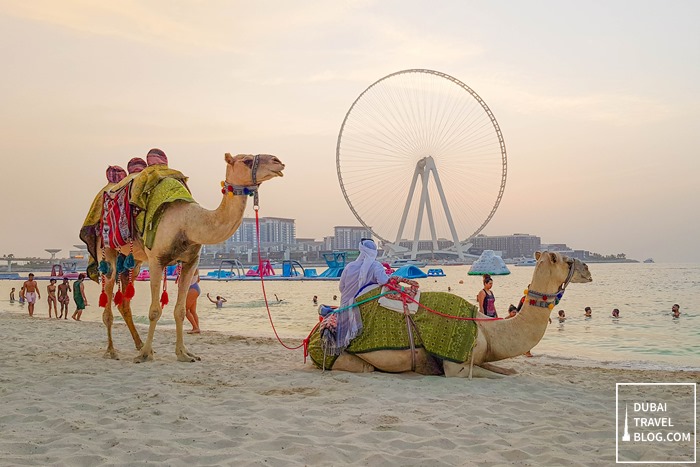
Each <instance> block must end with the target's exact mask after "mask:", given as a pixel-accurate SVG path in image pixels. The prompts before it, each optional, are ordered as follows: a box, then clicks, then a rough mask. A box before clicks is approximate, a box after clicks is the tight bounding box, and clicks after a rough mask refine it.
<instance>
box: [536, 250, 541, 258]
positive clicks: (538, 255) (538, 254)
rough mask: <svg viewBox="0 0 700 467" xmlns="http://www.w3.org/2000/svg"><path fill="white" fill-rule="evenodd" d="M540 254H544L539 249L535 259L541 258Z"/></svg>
mask: <svg viewBox="0 0 700 467" xmlns="http://www.w3.org/2000/svg"><path fill="white" fill-rule="evenodd" d="M540 256H542V253H541V252H539V251H536V252H535V259H540Z"/></svg>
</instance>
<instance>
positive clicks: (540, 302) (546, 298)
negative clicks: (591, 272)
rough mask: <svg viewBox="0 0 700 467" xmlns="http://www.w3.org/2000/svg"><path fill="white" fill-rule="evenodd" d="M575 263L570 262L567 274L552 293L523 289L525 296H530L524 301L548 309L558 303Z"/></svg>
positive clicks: (572, 275) (572, 274) (572, 272)
mask: <svg viewBox="0 0 700 467" xmlns="http://www.w3.org/2000/svg"><path fill="white" fill-rule="evenodd" d="M575 264H576V262H575V260H574V262H572V263H571V265H570V266H569V274H568V275H567V276H566V280H565V281H564V283H563V284H561V285H560V286H559V290H557V291H556V292H555V293H554V294H551V293H540V292H535V291H534V290H529V289H525V296H526V297H532V298H530V299H529V300H527V301H526V303H527V304H528V305H531V306H538V307H541V308H548V309H550V310H552V309H554V306H555V305H558V304H559V302H560V301H561V299H562V297H563V296H564V291H565V290H566V287H567V286H568V285H569V283H570V282H571V279H572V278H573V277H574V266H575Z"/></svg>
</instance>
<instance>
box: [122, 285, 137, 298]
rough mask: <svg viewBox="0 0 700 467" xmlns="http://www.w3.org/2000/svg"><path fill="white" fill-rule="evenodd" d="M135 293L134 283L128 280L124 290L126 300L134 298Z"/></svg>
mask: <svg viewBox="0 0 700 467" xmlns="http://www.w3.org/2000/svg"><path fill="white" fill-rule="evenodd" d="M135 294H136V291H135V290H134V284H132V283H131V282H129V285H127V286H126V290H125V291H124V297H125V298H126V299H127V300H131V299H132V298H134V295H135Z"/></svg>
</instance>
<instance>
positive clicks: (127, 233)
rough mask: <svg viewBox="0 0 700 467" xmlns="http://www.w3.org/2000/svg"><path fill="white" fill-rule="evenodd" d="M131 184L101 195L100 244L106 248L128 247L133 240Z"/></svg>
mask: <svg viewBox="0 0 700 467" xmlns="http://www.w3.org/2000/svg"><path fill="white" fill-rule="evenodd" d="M130 194H131V183H129V184H128V185H125V186H123V187H121V188H120V189H118V190H117V191H116V192H115V191H111V190H110V191H105V192H104V194H103V195H102V223H101V232H102V242H103V245H105V246H107V247H108V248H113V249H117V248H119V247H122V246H125V245H128V244H129V242H130V241H132V239H133V238H134V217H133V215H132V209H131V205H130V204H129V199H130Z"/></svg>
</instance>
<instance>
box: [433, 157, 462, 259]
mask: <svg viewBox="0 0 700 467" xmlns="http://www.w3.org/2000/svg"><path fill="white" fill-rule="evenodd" d="M428 159H429V160H428V161H427V163H426V166H427V169H428V170H429V171H432V172H433V177H435V185H436V186H437V191H438V194H439V195H440V201H442V208H443V209H444V210H445V217H447V225H448V226H449V227H450V233H451V234H452V241H453V242H454V244H455V249H456V251H457V257H458V258H459V259H464V253H463V252H462V244H461V243H460V241H459V237H458V236H457V229H456V228H455V223H454V221H453V220H452V214H451V213H450V208H449V206H448V205H447V199H446V198H445V192H444V191H443V189H442V183H441V182H440V176H439V175H438V171H437V167H435V162H434V161H433V158H432V157H430V158H428Z"/></svg>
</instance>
